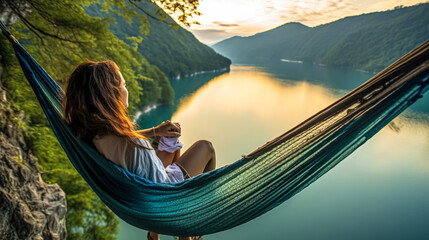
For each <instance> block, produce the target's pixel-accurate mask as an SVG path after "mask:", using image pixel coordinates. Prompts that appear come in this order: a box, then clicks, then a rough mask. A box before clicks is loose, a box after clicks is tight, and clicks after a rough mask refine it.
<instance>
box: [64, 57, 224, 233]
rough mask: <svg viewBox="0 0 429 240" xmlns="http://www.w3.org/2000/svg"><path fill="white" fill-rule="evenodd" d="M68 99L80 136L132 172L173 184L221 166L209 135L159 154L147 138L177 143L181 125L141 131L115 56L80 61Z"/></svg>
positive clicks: (68, 116) (68, 117)
mask: <svg viewBox="0 0 429 240" xmlns="http://www.w3.org/2000/svg"><path fill="white" fill-rule="evenodd" d="M63 99H64V102H63V105H64V106H63V107H64V120H65V122H66V123H67V124H68V125H69V126H70V128H71V129H72V131H73V132H74V133H75V134H76V136H77V138H79V139H81V140H83V141H85V142H87V143H88V144H90V145H92V146H94V147H95V148H96V149H97V150H98V151H99V152H100V153H101V154H103V155H104V156H105V157H106V158H108V159H109V160H111V161H112V162H114V163H115V164H117V165H119V166H120V167H122V168H124V169H127V170H128V171H131V172H133V173H135V174H137V175H140V176H142V177H144V178H146V179H149V180H151V181H154V182H163V183H172V182H179V181H183V180H184V179H185V178H188V177H194V176H196V175H198V174H201V173H203V172H207V171H211V170H213V169H215V167H216V156H215V151H214V148H213V146H212V144H211V143H210V142H209V141H207V140H200V141H197V142H195V143H194V144H193V145H192V146H191V147H190V148H189V149H188V150H187V151H186V152H185V153H184V154H183V155H182V156H178V155H179V154H180V152H178V151H180V149H179V150H177V151H172V152H164V151H160V152H158V156H157V154H156V152H155V150H154V149H153V148H152V146H151V144H150V143H149V141H148V139H147V138H148V137H150V138H154V137H161V138H164V141H165V142H163V143H168V142H170V144H171V142H173V145H174V142H176V143H177V141H176V139H174V138H177V137H179V136H180V134H181V129H180V125H179V124H178V123H172V122H170V121H165V122H163V123H161V124H160V125H158V126H156V127H153V128H150V129H145V130H140V131H136V130H135V129H134V124H133V123H132V122H131V120H130V118H129V117H128V115H127V107H128V91H127V89H126V87H125V80H124V78H123V77H122V74H121V73H120V71H119V68H118V66H117V65H116V64H115V63H114V62H112V61H104V62H92V61H87V62H84V63H81V64H80V65H78V66H77V67H76V69H75V70H74V72H73V73H72V74H71V76H70V78H69V80H68V85H67V88H66V91H65V96H64V98H63ZM168 138H173V139H168ZM170 140H173V141H170ZM173 147H175V146H173ZM176 147H177V146H176ZM179 148H180V147H179ZM147 237H148V239H155V240H156V239H159V236H158V234H156V233H152V232H149V233H148V236H147ZM179 239H181V240H185V239H186V240H189V239H199V238H191V237H181V238H179Z"/></svg>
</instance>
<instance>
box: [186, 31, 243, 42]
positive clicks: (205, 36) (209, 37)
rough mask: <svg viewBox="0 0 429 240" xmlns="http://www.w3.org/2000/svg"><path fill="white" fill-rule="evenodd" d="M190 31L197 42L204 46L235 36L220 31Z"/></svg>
mask: <svg viewBox="0 0 429 240" xmlns="http://www.w3.org/2000/svg"><path fill="white" fill-rule="evenodd" d="M190 31H191V32H192V33H193V34H194V35H195V36H196V37H197V38H198V40H200V42H203V43H205V44H213V43H216V42H219V41H221V40H223V39H226V38H229V37H233V36H235V35H236V34H234V33H230V32H227V31H226V30H222V29H198V30H192V29H191V30H190Z"/></svg>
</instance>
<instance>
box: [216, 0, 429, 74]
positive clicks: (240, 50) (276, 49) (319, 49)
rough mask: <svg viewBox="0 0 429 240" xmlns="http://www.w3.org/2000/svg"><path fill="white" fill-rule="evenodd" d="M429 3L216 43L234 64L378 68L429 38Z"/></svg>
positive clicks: (289, 24)
mask: <svg viewBox="0 0 429 240" xmlns="http://www.w3.org/2000/svg"><path fill="white" fill-rule="evenodd" d="M428 12H429V3H425V4H419V5H415V6H411V7H397V8H395V9H394V10H389V11H384V12H374V13H368V14H363V15H359V16H351V17H346V18H343V19H340V20H337V21H334V22H331V23H328V24H323V25H319V26H316V27H307V26H305V25H303V24H300V23H287V24H284V25H282V26H279V27H277V28H274V29H272V30H269V31H266V32H263V33H258V34H255V35H253V36H249V37H237V36H235V37H232V38H229V39H226V40H223V41H221V42H219V43H216V44H214V45H213V46H212V47H213V48H214V49H215V50H216V51H217V52H218V53H220V54H222V55H225V56H227V57H229V58H231V59H232V60H233V61H234V62H242V61H251V60H252V59H275V60H277V59H278V60H280V59H289V60H297V61H304V62H314V63H318V64H327V65H335V66H345V67H351V68H355V69H362V70H366V71H373V72H375V71H379V70H382V69H383V68H385V67H386V66H388V65H390V64H391V63H393V62H394V61H395V60H396V59H398V58H400V57H401V56H402V55H404V54H406V53H407V52H409V51H410V50H412V49H413V48H415V47H416V46H418V45H419V44H421V43H423V42H424V41H426V40H428V39H429V14H428Z"/></svg>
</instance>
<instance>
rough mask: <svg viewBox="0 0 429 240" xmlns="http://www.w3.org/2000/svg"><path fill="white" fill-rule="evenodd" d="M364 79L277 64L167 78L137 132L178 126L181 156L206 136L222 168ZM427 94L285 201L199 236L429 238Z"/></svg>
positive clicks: (211, 239)
mask: <svg viewBox="0 0 429 240" xmlns="http://www.w3.org/2000/svg"><path fill="white" fill-rule="evenodd" d="M264 64H266V65H264ZM370 77H372V74H369V73H364V72H359V71H352V70H347V69H337V68H330V67H323V66H317V65H313V64H297V63H285V62H280V61H279V62H275V63H271V64H267V63H266V62H264V63H256V64H246V65H243V64H242V65H233V66H232V68H231V71H230V72H229V73H223V74H220V73H211V74H204V75H197V76H194V77H187V78H182V79H180V80H171V83H172V86H173V88H174V89H175V92H176V100H175V101H176V103H175V105H174V106H163V107H158V108H156V109H153V110H151V111H149V112H147V113H144V114H142V115H141V117H140V118H139V120H138V122H139V124H140V126H142V127H143V128H147V127H152V126H154V125H157V124H159V123H160V122H162V121H164V120H166V119H172V120H173V121H177V122H180V124H181V126H182V137H181V142H183V144H184V150H186V149H187V148H188V147H189V146H190V145H191V144H192V143H193V142H195V141H197V140H198V139H209V140H210V141H212V143H213V145H214V146H215V148H216V154H217V162H218V167H220V166H223V165H226V164H230V163H232V162H234V161H236V160H238V159H240V156H241V155H243V154H247V153H250V152H251V151H253V150H254V149H256V148H257V147H259V146H260V145H262V144H264V143H265V142H267V141H269V140H271V139H273V138H275V137H277V136H278V135H280V134H281V133H283V132H285V131H287V130H288V129H290V128H292V127H294V126H295V125H297V124H298V123H300V122H302V121H303V120H305V119H306V118H308V117H310V116H311V115H313V114H314V113H316V112H317V111H319V110H321V109H322V108H323V107H325V106H327V105H328V104H330V103H332V102H333V101H334V100H336V99H337V98H339V97H341V96H342V95H344V94H345V93H347V92H348V91H349V90H351V89H353V88H355V87H357V86H358V85H360V84H361V83H363V82H364V81H366V80H367V79H369V78H370ZM428 95H429V94H426V96H425V97H424V98H423V99H422V100H421V101H420V102H419V103H417V104H416V105H415V106H413V107H412V109H411V110H407V111H406V112H405V113H404V114H402V115H400V116H399V117H397V118H396V119H395V120H394V121H393V124H390V125H389V126H388V127H385V128H384V129H383V130H382V131H381V132H379V133H378V134H377V135H376V136H375V137H373V138H372V139H371V140H369V141H368V142H367V143H366V144H365V145H364V146H362V147H361V148H359V149H358V150H357V151H355V152H354V153H353V154H352V155H350V156H349V157H348V158H346V159H345V160H343V162H341V163H340V164H338V165H337V166H336V167H335V168H334V169H332V170H331V171H330V172H328V173H327V174H325V175H324V176H323V177H321V178H320V179H319V180H317V181H316V182H315V183H313V184H312V185H310V186H309V187H308V188H306V189H305V190H303V191H302V192H301V193H299V194H297V195H296V196H294V197H293V198H292V199H290V200H288V201H286V202H284V203H283V204H282V205H280V206H279V207H277V208H275V209H274V210H272V211H270V212H268V213H267V214H265V215H263V216H261V217H259V218H257V219H254V220H252V221H250V222H248V223H246V224H243V225H241V226H238V227H235V228H233V229H230V230H227V231H224V232H220V233H216V234H211V235H207V236H205V239H207V240H215V239H216V240H217V239H219V240H229V239H231V240H232V239H234V240H237V239H255V240H256V239H258V240H259V239H429V227H428V226H429V204H428V203H429V157H428V156H429V96H428ZM145 236H146V231H143V230H139V229H137V228H134V227H132V226H130V225H128V224H126V223H124V222H121V224H120V233H119V239H121V240H122V239H123V240H125V239H127V240H128V239H145ZM161 239H172V237H170V236H161Z"/></svg>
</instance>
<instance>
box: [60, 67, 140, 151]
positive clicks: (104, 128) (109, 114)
mask: <svg viewBox="0 0 429 240" xmlns="http://www.w3.org/2000/svg"><path fill="white" fill-rule="evenodd" d="M121 82H122V78H121V75H120V73H119V67H118V66H117V65H116V63H114V62H113V61H103V62H94V61H86V62H83V63H81V64H79V65H78V66H77V67H76V69H75V70H74V71H73V73H72V74H71V75H70V77H69V79H68V83H67V87H66V91H65V93H64V97H63V109H64V116H63V119H64V121H65V122H66V123H67V124H68V125H69V127H70V128H71V130H72V131H73V132H74V133H75V135H76V137H77V138H78V139H80V140H83V141H85V142H87V143H89V144H91V145H92V139H93V138H94V137H95V136H96V135H100V136H103V135H106V134H113V135H116V136H119V137H124V138H125V139H126V140H127V141H128V142H129V143H131V144H133V145H135V146H138V147H143V148H145V147H144V146H141V145H140V144H139V143H138V141H135V138H144V139H146V138H145V137H144V136H143V135H141V134H139V133H138V132H136V130H135V123H133V122H132V121H131V120H130V118H129V116H128V114H127V107H126V106H125V105H124V103H123V98H124V97H125V96H123V93H122V91H121ZM133 139H134V140H133Z"/></svg>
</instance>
